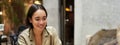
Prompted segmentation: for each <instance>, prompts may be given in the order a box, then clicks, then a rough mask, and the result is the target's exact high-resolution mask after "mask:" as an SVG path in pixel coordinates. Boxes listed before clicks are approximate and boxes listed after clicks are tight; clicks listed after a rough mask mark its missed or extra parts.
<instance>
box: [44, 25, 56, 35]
mask: <svg viewBox="0 0 120 45" xmlns="http://www.w3.org/2000/svg"><path fill="white" fill-rule="evenodd" d="M46 30H47V31H48V32H49V33H50V34H51V35H53V34H56V33H57V31H56V29H55V28H54V27H52V26H47V27H46Z"/></svg>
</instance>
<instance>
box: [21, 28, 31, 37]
mask: <svg viewBox="0 0 120 45" xmlns="http://www.w3.org/2000/svg"><path fill="white" fill-rule="evenodd" d="M20 35H22V36H27V35H29V28H27V29H25V30H23V31H22V32H21V33H20Z"/></svg>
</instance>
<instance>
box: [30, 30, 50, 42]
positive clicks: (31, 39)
mask: <svg viewBox="0 0 120 45" xmlns="http://www.w3.org/2000/svg"><path fill="white" fill-rule="evenodd" d="M49 35H50V34H49V32H48V31H47V30H46V29H45V30H43V35H42V38H45V37H48V36H49ZM29 38H30V41H34V34H33V30H32V29H29Z"/></svg>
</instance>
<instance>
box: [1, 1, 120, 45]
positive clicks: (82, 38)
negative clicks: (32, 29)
mask: <svg viewBox="0 0 120 45" xmlns="http://www.w3.org/2000/svg"><path fill="white" fill-rule="evenodd" d="M119 2H120V0H0V34H1V35H7V36H8V37H10V36H11V37H12V36H13V35H14V34H16V33H17V32H18V30H19V27H21V26H24V25H25V18H26V14H27V11H28V9H29V7H30V5H32V4H34V3H37V4H41V5H44V6H45V8H46V9H47V12H48V23H47V24H48V26H53V27H55V28H56V29H57V32H58V34H59V37H60V38H61V40H62V43H63V45H87V40H88V39H89V38H90V37H91V36H92V35H94V34H95V33H96V32H98V31H100V30H101V29H116V28H117V27H118V25H119V24H120V21H119V20H120V18H119V17H120V3H119ZM8 37H7V39H8V40H9V42H11V41H12V39H11V37H10V38H8ZM13 37H14V36H13ZM5 38H6V37H5ZM1 42H2V41H1ZM3 42H6V41H3ZM11 43H13V44H12V45H14V40H13V42H11ZM11 43H10V44H11ZM5 44H8V43H5Z"/></svg>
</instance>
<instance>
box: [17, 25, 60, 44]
mask: <svg viewBox="0 0 120 45" xmlns="http://www.w3.org/2000/svg"><path fill="white" fill-rule="evenodd" d="M18 45H35V39H34V35H33V32H32V30H29V28H28V29H25V30H24V31H23V32H22V33H21V34H20V35H19V37H18ZM42 45H62V43H61V40H60V39H59V37H58V35H57V33H56V31H55V28H53V27H46V29H45V30H44V31H43V36H42Z"/></svg>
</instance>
